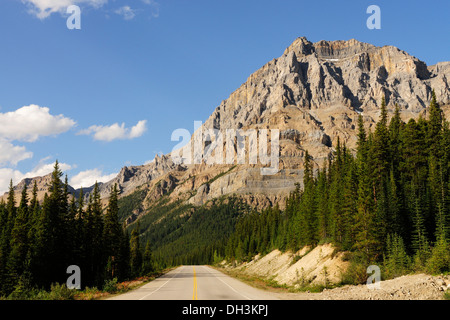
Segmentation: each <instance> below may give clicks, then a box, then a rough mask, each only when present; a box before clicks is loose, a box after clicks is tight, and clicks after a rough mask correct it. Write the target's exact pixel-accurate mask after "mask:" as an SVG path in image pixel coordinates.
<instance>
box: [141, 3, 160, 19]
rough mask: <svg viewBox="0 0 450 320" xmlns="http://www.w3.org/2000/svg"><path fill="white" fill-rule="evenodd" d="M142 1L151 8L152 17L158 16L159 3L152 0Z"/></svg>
mask: <svg viewBox="0 0 450 320" xmlns="http://www.w3.org/2000/svg"><path fill="white" fill-rule="evenodd" d="M142 2H143V3H145V4H147V5H149V6H151V8H152V9H151V10H152V17H153V18H158V17H159V3H158V2H156V1H154V0H142Z"/></svg>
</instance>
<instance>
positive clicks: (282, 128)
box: [17, 38, 450, 222]
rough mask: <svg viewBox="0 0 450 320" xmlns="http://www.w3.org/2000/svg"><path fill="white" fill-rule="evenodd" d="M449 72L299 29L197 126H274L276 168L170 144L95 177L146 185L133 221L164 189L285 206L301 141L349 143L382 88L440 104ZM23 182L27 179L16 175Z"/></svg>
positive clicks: (415, 111) (390, 99) (324, 150)
mask: <svg viewBox="0 0 450 320" xmlns="http://www.w3.org/2000/svg"><path fill="white" fill-rule="evenodd" d="M448 79H450V62H441V63H438V64H436V65H434V66H427V65H426V63H425V62H423V61H421V60H419V59H417V58H416V57H413V56H411V55H409V54H408V53H406V52H404V51H402V50H400V49H397V48H395V47H393V46H384V47H376V46H373V45H371V44H367V43H362V42H359V41H357V40H354V39H351V40H348V41H319V42H316V43H312V42H310V41H308V40H307V39H306V38H298V39H296V40H295V41H294V42H293V43H292V44H291V45H290V46H289V47H288V48H287V49H286V50H285V51H284V53H283V55H282V56H281V57H279V58H277V59H273V60H272V61H270V62H268V63H267V64H265V65H264V66H263V67H262V68H260V69H259V70H257V71H256V72H254V73H253V74H252V75H250V76H249V78H248V79H247V81H246V82H245V83H243V84H242V85H241V86H240V87H239V88H238V89H237V90H236V91H234V92H233V93H232V94H231V95H230V96H229V98H228V99H226V100H224V101H222V103H221V104H220V105H219V106H218V107H217V108H216V109H215V110H214V111H213V113H212V114H211V116H210V117H209V118H208V119H207V120H206V121H205V123H204V124H203V125H202V127H201V130H203V132H204V131H206V130H207V129H217V130H222V131H224V130H227V129H234V130H237V129H241V130H244V131H245V130H251V129H268V130H274V129H278V130H279V133H280V134H279V139H280V149H279V172H278V173H277V174H275V175H261V171H260V168H261V167H263V165H261V164H260V163H258V164H249V161H248V160H247V161H245V163H243V164H237V163H230V164H215V165H207V164H205V163H202V164H176V163H174V161H173V158H172V157H171V154H168V155H163V156H161V157H156V158H155V159H154V161H153V162H152V163H149V164H146V165H142V166H133V167H124V168H123V169H122V170H121V172H120V173H119V174H118V176H117V177H116V178H114V179H113V180H112V181H109V182H107V183H104V184H101V186H100V191H101V196H102V198H103V199H105V200H106V199H107V197H108V194H109V189H110V187H111V186H112V185H114V184H115V183H117V184H118V186H119V189H120V191H121V196H122V197H127V196H130V195H132V194H133V193H134V192H136V191H137V190H140V191H139V192H144V193H145V196H143V198H144V200H143V201H142V203H141V204H140V205H136V206H135V208H134V210H133V214H134V218H133V219H130V222H131V221H134V220H135V218H136V217H137V216H139V215H141V214H142V213H143V212H145V211H146V210H147V209H148V208H150V207H151V206H152V205H153V204H154V203H155V202H156V201H158V200H159V199H161V197H162V196H165V195H168V198H169V199H170V201H176V200H180V201H181V202H183V203H189V204H192V205H201V204H203V203H205V202H206V201H208V200H211V199H214V198H217V197H220V196H222V195H230V194H237V195H239V196H241V197H242V198H244V199H245V200H246V201H247V203H249V204H250V205H254V206H257V207H266V206H270V205H273V204H275V203H277V202H279V203H280V205H281V206H283V201H282V200H283V199H284V198H285V197H286V195H288V194H289V192H290V191H291V190H292V189H293V188H294V187H295V183H297V182H298V183H300V182H301V180H302V169H303V160H302V159H303V157H304V153H305V151H306V150H307V151H308V152H309V154H310V155H311V156H312V157H313V159H314V165H315V166H316V167H319V166H321V165H322V164H323V163H324V161H326V159H327V158H328V157H329V156H330V155H331V152H332V150H333V148H334V146H335V145H336V143H337V139H338V138H339V139H340V141H341V142H342V143H345V144H346V145H347V146H348V147H349V148H354V147H355V144H356V130H357V125H356V120H357V116H358V114H360V113H361V114H362V115H363V117H364V120H365V123H366V125H367V126H368V127H369V128H370V127H371V126H372V125H373V124H374V123H375V122H376V121H377V120H378V117H379V110H380V102H381V98H382V97H385V99H386V103H387V107H388V111H389V112H390V114H392V112H393V109H394V106H395V104H398V105H399V106H400V109H401V116H402V118H403V120H405V121H407V120H408V119H410V118H417V117H419V116H421V115H425V116H426V113H427V106H428V105H429V102H430V100H431V92H432V90H435V92H436V97H437V100H438V101H439V102H440V103H441V104H442V108H443V110H444V112H446V113H447V112H448V111H449V107H448V105H450V89H449V80H448ZM194 134H195V133H194ZM203 143H204V142H203ZM204 145H206V144H204ZM23 183H31V180H26V181H25V182H22V183H21V184H20V185H23ZM19 189H20V187H18V188H17V190H19ZM30 189H31V188H30ZM43 190H44V189H43ZM142 190H143V191H142ZM87 191H89V190H87ZM130 214H131V213H130Z"/></svg>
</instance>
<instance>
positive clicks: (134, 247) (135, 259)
mask: <svg viewBox="0 0 450 320" xmlns="http://www.w3.org/2000/svg"><path fill="white" fill-rule="evenodd" d="M138 230H139V224H138V226H137V228H135V229H133V231H132V232H131V239H130V268H131V275H132V276H133V277H138V276H140V274H141V271H142V252H141V244H140V239H139V233H138Z"/></svg>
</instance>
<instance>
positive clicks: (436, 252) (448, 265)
mask: <svg viewBox="0 0 450 320" xmlns="http://www.w3.org/2000/svg"><path fill="white" fill-rule="evenodd" d="M426 270H427V271H428V272H430V273H432V274H437V273H443V272H448V271H450V245H449V244H448V242H447V241H446V240H445V239H441V240H438V241H437V243H436V245H435V247H434V248H433V250H432V251H431V257H430V259H428V261H427V264H426Z"/></svg>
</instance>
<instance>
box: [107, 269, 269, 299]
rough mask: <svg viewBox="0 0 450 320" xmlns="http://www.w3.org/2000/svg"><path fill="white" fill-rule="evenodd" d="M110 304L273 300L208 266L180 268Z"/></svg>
mask: <svg viewBox="0 0 450 320" xmlns="http://www.w3.org/2000/svg"><path fill="white" fill-rule="evenodd" d="M111 299H112V300H274V299H276V298H275V296H274V295H273V294H271V293H269V292H266V291H263V290H260V289H256V288H254V287H251V286H249V285H247V284H245V283H243V282H241V281H239V280H237V279H234V278H232V277H229V276H227V275H225V274H223V273H222V272H220V271H217V270H215V269H212V268H210V267H208V266H181V267H178V268H177V269H174V270H172V271H170V272H168V273H166V274H165V275H163V276H161V277H159V278H157V279H155V280H153V281H151V282H149V283H147V284H145V285H143V286H142V287H140V288H138V289H136V290H133V291H130V292H127V293H125V294H121V295H118V296H115V297H113V298H111Z"/></svg>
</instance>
